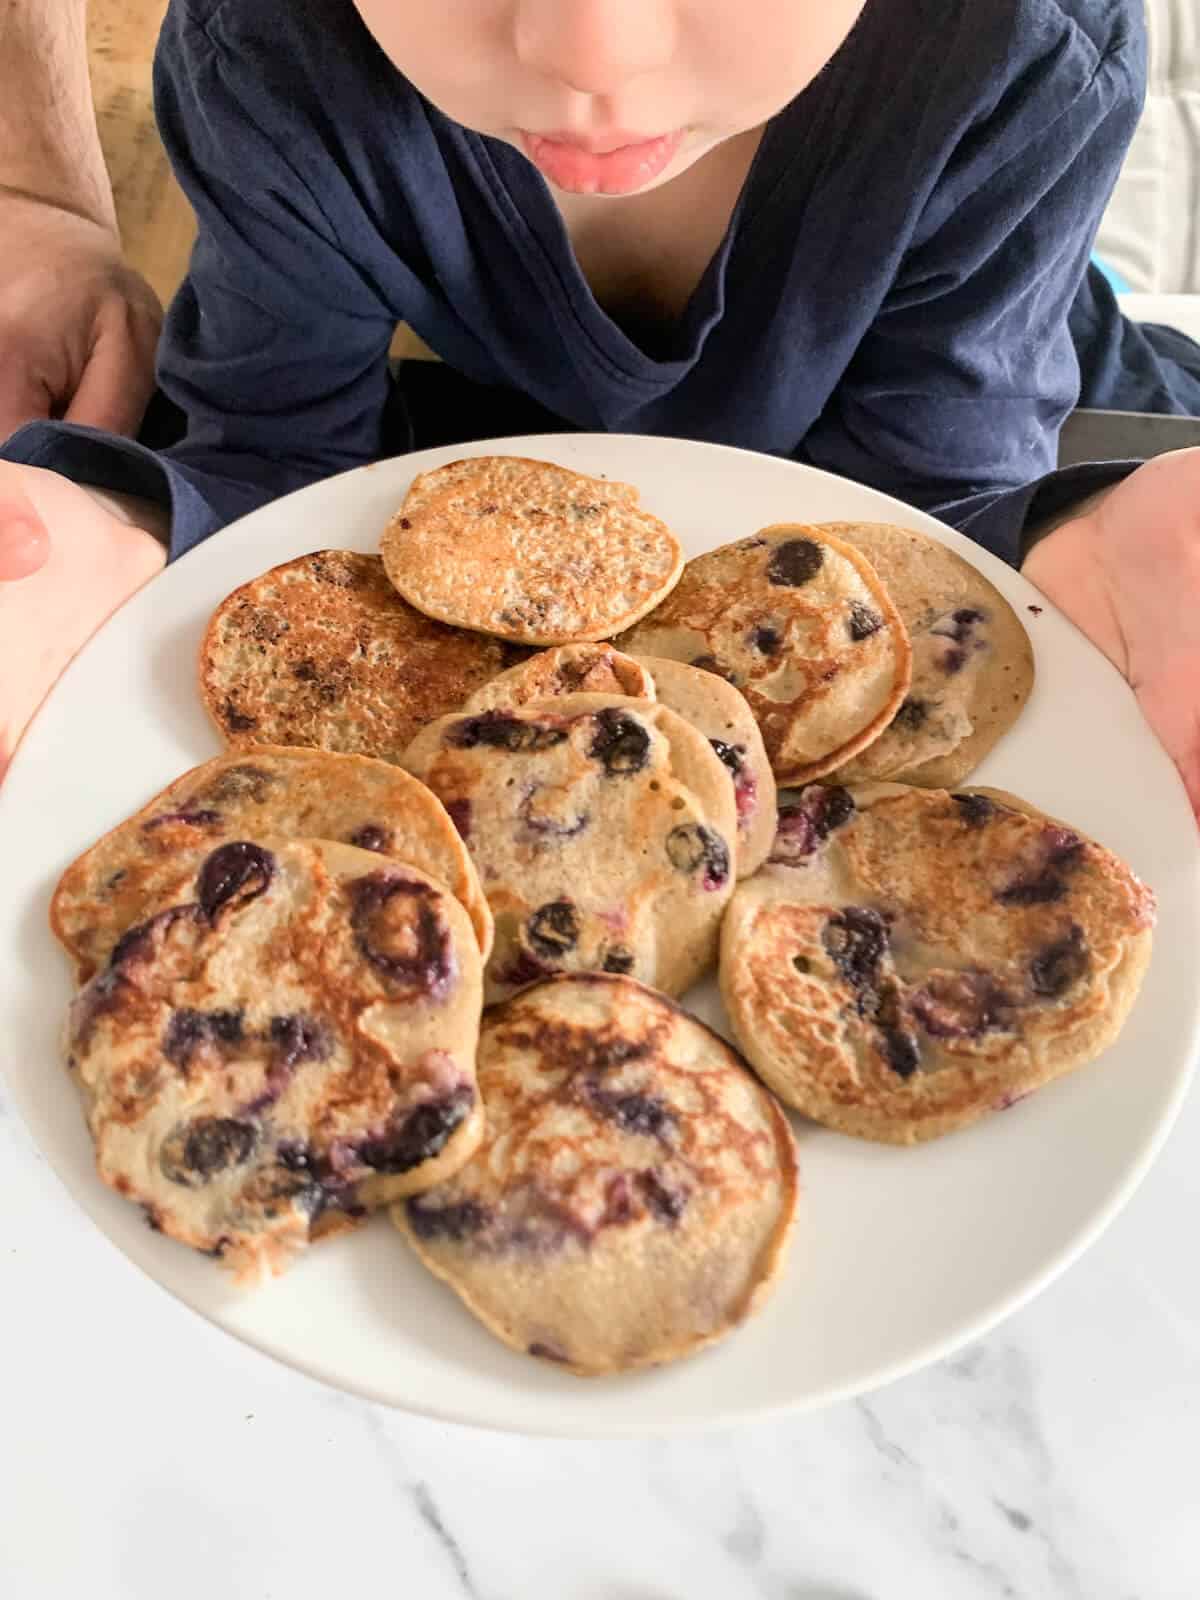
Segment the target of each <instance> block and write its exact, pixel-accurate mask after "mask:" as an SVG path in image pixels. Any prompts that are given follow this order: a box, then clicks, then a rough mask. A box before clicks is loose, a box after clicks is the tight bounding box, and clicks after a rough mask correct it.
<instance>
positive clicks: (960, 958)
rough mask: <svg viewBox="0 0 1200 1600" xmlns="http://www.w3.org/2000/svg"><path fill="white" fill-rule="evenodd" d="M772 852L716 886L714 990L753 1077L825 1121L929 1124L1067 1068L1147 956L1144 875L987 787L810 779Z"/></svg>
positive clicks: (880, 1129)
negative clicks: (726, 902) (719, 896)
mask: <svg viewBox="0 0 1200 1600" xmlns="http://www.w3.org/2000/svg"><path fill="white" fill-rule="evenodd" d="M774 859H775V860H776V862H777V863H779V864H776V865H773V866H768V867H767V868H765V869H764V871H763V872H762V873H760V874H759V876H758V877H757V878H755V879H753V880H752V881H751V882H750V883H748V884H744V885H743V886H742V887H741V888H740V889H739V890H738V892H737V894H736V895H735V896H734V901H733V905H732V906H731V907H730V910H729V915H728V916H727V917H726V920H725V926H724V929H723V932H722V938H721V993H722V996H723V998H724V1001H725V1006H726V1009H727V1011H728V1014H729V1017H730V1020H731V1021H732V1023H733V1026H734V1029H735V1031H736V1033H737V1037H738V1038H739V1040H740V1041H741V1043H742V1047H743V1049H744V1050H745V1052H746V1054H747V1056H748V1057H749V1059H750V1061H751V1062H752V1063H753V1065H754V1066H755V1068H756V1069H757V1070H758V1072H759V1074H760V1075H761V1076H762V1078H763V1079H764V1080H765V1082H766V1083H768V1084H769V1085H770V1087H771V1088H773V1089H774V1090H775V1092H776V1093H777V1094H778V1095H779V1096H780V1098H781V1099H782V1100H783V1101H784V1102H785V1103H786V1104H787V1105H790V1106H794V1107H795V1108H796V1109H797V1110H798V1111H803V1112H804V1113H805V1114H806V1115H807V1116H810V1117H813V1118H815V1120H816V1121H818V1122H822V1123H825V1124H826V1125H827V1126H828V1127H831V1128H836V1129H839V1130H840V1131H841V1132H843V1133H852V1134H858V1135H860V1136H861V1137H863V1138H867V1139H879V1140H884V1141H887V1142H889V1143H893V1144H911V1143H915V1142H916V1141H918V1140H922V1139H932V1138H935V1137H937V1136H938V1135H939V1134H943V1133H950V1132H952V1131H953V1130H954V1129H956V1128H961V1127H965V1126H966V1125H967V1124H968V1123H971V1122H974V1121H975V1120H976V1119H977V1118H979V1117H981V1116H983V1115H984V1114H985V1113H987V1112H988V1111H994V1110H1000V1109H1002V1108H1003V1107H1005V1106H1008V1105H1011V1104H1012V1103H1013V1101H1014V1100H1017V1099H1020V1098H1021V1097H1022V1096H1024V1095H1027V1094H1029V1093H1031V1092H1032V1091H1033V1090H1034V1089H1037V1088H1039V1087H1040V1086H1041V1085H1042V1084H1044V1083H1048V1082H1049V1081H1050V1080H1051V1079H1053V1078H1057V1077H1059V1076H1060V1075H1061V1074H1063V1073H1066V1072H1070V1071H1071V1070H1072V1069H1074V1068H1076V1067H1080V1066H1083V1065H1084V1063H1085V1062H1088V1061H1091V1060H1092V1059H1093V1058H1094V1057H1095V1056H1097V1055H1099V1054H1100V1052H1101V1051H1102V1050H1105V1049H1106V1048H1107V1047H1108V1046H1109V1045H1110V1044H1111V1043H1112V1042H1113V1040H1114V1039H1115V1038H1116V1037H1117V1035H1118V1033H1119V1032H1120V1030H1121V1028H1122V1026H1123V1024H1124V1022H1125V1019H1126V1017H1127V1016H1128V1015H1129V1012H1130V1009H1131V1008H1132V1006H1133V1003H1134V1000H1135V999H1136V997H1137V992H1138V988H1139V985H1140V983H1141V980H1142V977H1143V974H1144V972H1145V969H1146V965H1147V963H1148V961H1149V958H1150V943H1151V929H1152V927H1153V923H1154V897H1153V895H1152V894H1151V893H1150V891H1149V890H1148V889H1147V888H1146V887H1145V885H1144V884H1142V883H1141V882H1140V881H1139V880H1138V879H1137V878H1136V877H1135V876H1134V874H1133V873H1132V872H1131V871H1130V870H1129V868H1128V867H1126V866H1125V865H1124V864H1123V863H1122V862H1121V861H1119V860H1118V859H1117V857H1116V856H1114V855H1113V854H1112V853H1111V852H1110V851H1108V850H1105V849H1104V848H1103V847H1102V846H1100V845H1098V844H1093V843H1092V842H1091V841H1090V840H1088V839H1085V838H1083V836H1082V835H1081V834H1079V833H1077V832H1075V831H1074V830H1073V829H1070V828H1067V827H1064V826H1063V825H1062V824H1061V823H1059V822H1056V821H1053V820H1052V819H1051V818H1049V817H1046V816H1043V815H1042V814H1041V813H1040V812H1037V811H1035V810H1034V809H1033V808H1032V807H1030V806H1027V805H1026V804H1025V803H1024V802H1022V801H1020V800H1017V799H1015V798H1013V797H1012V796H1011V795H1006V794H1003V793H1002V792H1000V791H995V790H975V791H971V792H969V793H955V794H951V793H948V792H946V791H945V790H925V789H913V788H901V787H900V786H899V785H895V784H879V785H875V786H869V787H868V788H865V789H863V790H859V791H856V793H855V794H854V795H853V796H852V795H851V793H850V791H848V790H846V789H841V788H837V787H824V788H823V787H821V786H818V785H814V786H812V787H811V788H809V789H806V790H805V791H804V794H803V795H802V797H801V802H800V804H799V805H798V806H796V807H793V808H789V809H788V811H787V812H786V813H785V815H784V817H783V820H782V827H781V833H780V838H779V841H778V843H777V847H776V851H775V854H774ZM783 863H790V864H783Z"/></svg>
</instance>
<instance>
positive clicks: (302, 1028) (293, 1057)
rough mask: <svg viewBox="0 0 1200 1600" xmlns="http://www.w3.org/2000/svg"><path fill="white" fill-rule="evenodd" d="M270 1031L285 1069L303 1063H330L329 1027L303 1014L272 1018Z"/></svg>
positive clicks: (331, 1046)
mask: <svg viewBox="0 0 1200 1600" xmlns="http://www.w3.org/2000/svg"><path fill="white" fill-rule="evenodd" d="M269 1031H270V1035H271V1043H272V1044H273V1045H274V1046H275V1048H276V1050H277V1051H278V1052H279V1060H280V1063H281V1065H283V1066H287V1067H295V1066H298V1065H299V1064H300V1062H301V1061H328V1059H329V1057H330V1054H331V1053H332V1050H333V1035H332V1034H331V1033H330V1031H329V1028H328V1027H327V1026H326V1024H325V1023H324V1022H322V1021H321V1020H320V1019H319V1018H318V1017H310V1016H307V1015H305V1013H304V1012H303V1011H293V1012H291V1013H290V1014H289V1015H287V1016H283V1017H272V1018H271V1024H270V1030H269Z"/></svg>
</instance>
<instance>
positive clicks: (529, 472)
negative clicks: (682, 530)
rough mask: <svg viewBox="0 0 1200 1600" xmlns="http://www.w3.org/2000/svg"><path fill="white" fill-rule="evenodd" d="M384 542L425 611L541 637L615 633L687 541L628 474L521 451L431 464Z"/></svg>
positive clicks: (643, 604)
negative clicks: (593, 473) (583, 468)
mask: <svg viewBox="0 0 1200 1600" xmlns="http://www.w3.org/2000/svg"><path fill="white" fill-rule="evenodd" d="M381 551H382V554H383V562H384V566H385V567H386V568H387V575H388V577H389V578H390V579H391V581H392V583H393V584H394V585H395V586H396V588H397V589H398V590H399V591H400V593H401V594H402V595H403V596H404V598H405V599H406V600H407V601H408V602H409V604H410V605H414V606H416V608H417V610H418V611H423V612H425V614H426V615H427V616H430V617H436V618H438V619H439V620H440V621H442V622H450V623H455V624H457V625H458V626H459V627H463V628H476V629H478V630H479V631H480V632H481V633H491V634H496V635H498V636H499V637H500V638H503V639H512V640H515V641H516V642H517V643H519V644H535V645H546V644H574V643H579V642H583V641H587V640H593V639H607V638H608V637H609V636H610V635H611V634H614V633H616V632H617V630H618V629H619V628H627V627H628V626H629V625H630V623H632V622H636V621H637V620H638V618H639V617H642V616H644V615H645V614H646V612H647V611H649V610H650V609H651V608H652V607H653V606H656V605H657V604H658V602H659V601H660V600H661V599H662V598H663V596H664V595H666V594H668V593H670V591H671V589H672V587H673V586H674V584H675V583H676V581H677V580H678V578H679V574H680V572H681V570H682V568H683V552H682V550H681V549H680V547H679V541H678V540H677V539H676V538H675V535H674V534H673V533H672V532H671V530H670V529H669V528H668V527H667V526H666V524H665V523H663V522H660V521H659V520H658V518H657V517H652V516H651V515H650V513H649V512H647V511H643V510H642V508H641V507H640V506H639V505H638V493H637V490H636V489H634V488H631V487H630V485H629V484H626V483H610V482H609V481H608V479H607V478H587V477H584V476H583V475H582V474H580V473H578V472H568V471H567V469H566V468H565V467H556V466H554V465H553V464H552V463H550V462H548V461H529V460H526V459H525V458H524V457H522V456H478V457H476V458H474V459H473V460H469V461H454V462H451V463H450V465H448V466H445V467H437V468H435V470H434V471H432V472H423V473H421V475H420V476H419V477H417V478H415V479H414V480H413V484H412V487H411V489H410V490H409V491H408V494H407V496H406V497H405V501H404V504H403V505H402V506H401V508H400V510H399V512H398V513H397V515H396V516H395V517H393V518H392V521H391V522H390V523H389V524H388V527H387V529H386V531H385V532H384V535H383V543H382V545H381Z"/></svg>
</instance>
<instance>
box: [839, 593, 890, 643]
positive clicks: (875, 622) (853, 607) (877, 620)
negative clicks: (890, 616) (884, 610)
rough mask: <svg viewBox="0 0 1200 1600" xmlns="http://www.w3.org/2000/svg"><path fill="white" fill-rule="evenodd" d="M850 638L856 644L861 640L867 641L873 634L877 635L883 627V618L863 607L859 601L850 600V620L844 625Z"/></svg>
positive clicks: (865, 606)
mask: <svg viewBox="0 0 1200 1600" xmlns="http://www.w3.org/2000/svg"><path fill="white" fill-rule="evenodd" d="M846 626H847V628H848V629H849V631H850V637H851V638H852V639H853V640H854V642H855V643H856V644H857V643H858V642H859V641H860V640H861V639H869V638H870V637H871V635H872V634H873V633H878V632H879V630H880V628H882V627H883V618H882V617H881V616H880V615H879V613H878V611H872V609H871V607H870V606H868V605H864V604H863V602H862V601H861V600H851V602H850V620H849V622H848V623H847V624H846Z"/></svg>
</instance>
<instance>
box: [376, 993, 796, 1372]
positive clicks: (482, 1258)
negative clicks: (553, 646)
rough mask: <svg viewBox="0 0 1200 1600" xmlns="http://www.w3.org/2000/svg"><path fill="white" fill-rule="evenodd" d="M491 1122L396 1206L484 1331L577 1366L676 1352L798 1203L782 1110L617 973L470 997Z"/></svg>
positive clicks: (722, 1318)
mask: <svg viewBox="0 0 1200 1600" xmlns="http://www.w3.org/2000/svg"><path fill="white" fill-rule="evenodd" d="M479 1082H480V1089H481V1092H482V1093H483V1095H484V1098H485V1100H486V1103H487V1107H488V1127H487V1132H486V1134H485V1136H484V1141H483V1143H482V1144H481V1146H480V1148H479V1150H478V1151H477V1153H476V1155H475V1156H474V1158H473V1159H472V1160H471V1161H470V1162H469V1163H468V1164H467V1165H466V1166H465V1167H464V1168H462V1169H460V1171H459V1172H458V1173H457V1174H456V1175H455V1177H453V1178H452V1179H450V1180H449V1181H448V1182H446V1183H444V1184H441V1185H439V1186H438V1187H437V1188H436V1189H434V1190H432V1191H430V1192H429V1193H427V1194H425V1195H422V1196H421V1197H420V1199H419V1200H418V1201H414V1202H412V1203H410V1204H407V1205H403V1206H398V1207H396V1208H395V1210H394V1211H393V1216H394V1217H395V1219H396V1221H397V1224H398V1225H399V1226H400V1227H401V1228H402V1229H403V1231H404V1232H405V1233H406V1234H407V1236H408V1238H409V1239H410V1240H411V1242H412V1244H413V1246H414V1248H415V1249H416V1251H417V1253H418V1254H419V1255H420V1257H421V1259H422V1260H423V1261H424V1262H425V1264H426V1265H427V1266H428V1267H430V1268H431V1269H432V1270H433V1271H434V1272H435V1273H437V1275H438V1276H439V1277H441V1278H444V1279H445V1280H446V1281H447V1282H448V1283H450V1284H451V1286H452V1287H453V1288H454V1289H455V1290H456V1291H457V1293H458V1294H459V1295H460V1296H461V1297H462V1299H463V1300H464V1302H465V1303H466V1305H467V1306H468V1307H469V1308H470V1309H471V1310H472V1311H473V1312H474V1314H475V1315H476V1316H477V1317H478V1318H479V1319H480V1320H481V1321H482V1322H483V1323H484V1324H485V1325H486V1326H487V1327H488V1328H489V1329H490V1330H491V1331H492V1332H493V1333H494V1334H496V1335H497V1337H498V1338H500V1339H502V1340H504V1342H505V1343H506V1344H509V1345H511V1346H512V1347H513V1348H515V1349H517V1350H521V1351H525V1352H527V1353H529V1354H530V1355H534V1356H539V1357H541V1358H542V1359H544V1360H547V1361H552V1362H555V1363H557V1364H558V1365H560V1366H563V1367H565V1368H567V1369H569V1370H570V1371H573V1372H576V1373H580V1374H600V1373H610V1372H620V1371H627V1370H630V1369H632V1368H636V1367H641V1366H646V1365H650V1364H653V1363H660V1362H664V1361H671V1360H675V1359H677V1358H679V1357H681V1356H686V1355H688V1354H690V1353H692V1352H693V1351H695V1350H697V1349H699V1348H701V1347H702V1346H703V1345H706V1344H710V1343H712V1341H713V1340H715V1339H719V1338H722V1337H723V1336H724V1335H726V1334H727V1333H729V1332H730V1331H731V1330H732V1329H733V1328H735V1327H736V1326H737V1325H738V1324H739V1323H740V1322H742V1321H743V1320H744V1319H745V1318H746V1317H747V1316H748V1315H749V1314H750V1313H751V1312H752V1311H753V1310H755V1309H756V1308H757V1307H758V1306H759V1305H760V1304H761V1302H762V1300H763V1298H764V1296H765V1294H766V1292H767V1290H768V1289H769V1287H770V1285H771V1284H772V1282H773V1281H774V1279H775V1278H776V1277H777V1275H778V1273H779V1270H780V1268H781V1266H782V1263H783V1260H784V1251H785V1247H786V1244H787V1238H788V1232H789V1228H790V1225H791V1221H792V1217H793V1214H794V1210H795V1204H796V1192H797V1176H796V1156H795V1147H794V1142H793V1140H792V1136H791V1132H790V1130H789V1128H788V1125H787V1122H786V1119H785V1118H784V1116H783V1114H782V1113H781V1112H780V1110H779V1108H778V1106H777V1105H776V1104H775V1103H774V1101H773V1100H772V1098H771V1096H770V1095H769V1094H768V1093H767V1092H766V1091H765V1090H764V1089H763V1088H762V1087H761V1085H759V1084H758V1083H757V1082H756V1081H755V1079H754V1077H753V1075H752V1074H751V1073H749V1072H748V1071H747V1070H746V1068H745V1066H744V1065H743V1063H742V1062H741V1061H740V1060H739V1058H738V1057H737V1055H736V1053H735V1052H734V1051H733V1050H731V1049H730V1048H729V1046H728V1045H726V1044H725V1042H724V1041H723V1040H721V1039H719V1038H717V1036H716V1035H715V1034H713V1033H712V1032H711V1031H710V1030H709V1029H707V1028H706V1027H704V1026H703V1025H702V1024H701V1023H699V1022H697V1021H696V1020H695V1019H694V1018H692V1017H690V1016H688V1015H687V1014H686V1013H685V1012H684V1011H682V1010H680V1009H679V1008H678V1007H677V1006H674V1005H672V1004H671V1003H670V1002H669V1001H666V1000H664V999H663V997H662V996H661V995H657V994H654V993H653V992H652V991H650V990H648V989H645V988H643V987H642V986H641V985H640V984H637V983H634V982H632V981H631V980H629V979H627V978H604V977H600V976H572V977H562V978H557V979H553V980H551V981H549V982H547V983H543V984H540V985H538V986H537V987H536V988H534V989H530V990H527V991H526V992H525V993H524V994H522V995H519V996H518V997H517V998H516V999H514V1000H511V1001H509V1002H508V1003H507V1004H506V1005H504V1006H502V1007H499V1008H496V1009H494V1010H492V1011H490V1012H488V1013H487V1014H486V1015H485V1020H484V1028H483V1033H482V1036H481V1040H480V1051H479Z"/></svg>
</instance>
